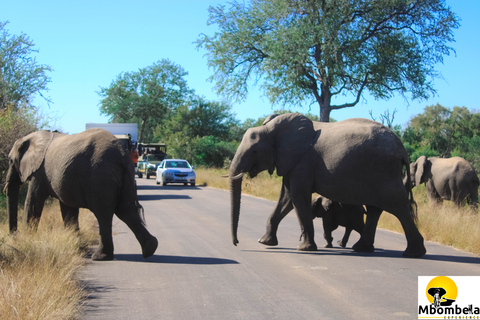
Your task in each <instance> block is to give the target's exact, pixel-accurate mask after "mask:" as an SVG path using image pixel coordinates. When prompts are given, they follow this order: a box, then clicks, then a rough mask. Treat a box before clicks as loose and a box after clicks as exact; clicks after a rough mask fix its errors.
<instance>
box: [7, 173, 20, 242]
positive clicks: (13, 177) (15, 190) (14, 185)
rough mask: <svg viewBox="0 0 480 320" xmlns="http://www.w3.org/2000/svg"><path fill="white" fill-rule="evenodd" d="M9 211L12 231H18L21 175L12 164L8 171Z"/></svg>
mask: <svg viewBox="0 0 480 320" xmlns="http://www.w3.org/2000/svg"><path fill="white" fill-rule="evenodd" d="M5 189H6V195H7V211H8V221H9V226H10V233H12V232H15V231H17V216H18V195H19V193H20V176H19V175H18V172H17V171H16V170H15V168H14V167H12V166H10V168H8V172H7V185H6V186H5Z"/></svg>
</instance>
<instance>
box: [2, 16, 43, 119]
mask: <svg viewBox="0 0 480 320" xmlns="http://www.w3.org/2000/svg"><path fill="white" fill-rule="evenodd" d="M7 23H8V22H1V21H0V109H3V110H5V109H7V108H9V107H14V108H15V109H19V108H20V107H21V106H23V107H25V106H31V104H32V101H33V98H34V96H35V94H39V95H40V96H41V97H43V99H44V100H45V101H47V102H48V103H50V102H51V100H50V98H48V97H46V96H45V95H44V94H43V93H44V92H46V91H48V88H47V84H48V83H49V82H50V77H48V76H47V72H48V71H52V69H51V68H50V67H49V66H47V65H42V64H39V63H37V60H36V59H35V57H34V56H33V53H36V52H38V50H36V49H34V46H35V45H34V44H33V42H32V40H30V38H29V37H28V36H27V35H25V34H23V33H22V34H20V35H19V36H15V35H10V34H9V32H8V30H7V29H5V26H6V25H7Z"/></svg>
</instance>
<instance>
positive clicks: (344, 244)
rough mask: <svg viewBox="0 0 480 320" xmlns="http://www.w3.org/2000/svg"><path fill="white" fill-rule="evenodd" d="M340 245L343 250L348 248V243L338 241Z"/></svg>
mask: <svg viewBox="0 0 480 320" xmlns="http://www.w3.org/2000/svg"><path fill="white" fill-rule="evenodd" d="M337 243H338V245H339V246H340V247H342V248H345V247H346V246H347V243H346V242H343V241H342V240H338V241H337Z"/></svg>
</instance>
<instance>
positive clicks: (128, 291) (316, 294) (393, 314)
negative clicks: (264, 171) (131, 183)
mask: <svg viewBox="0 0 480 320" xmlns="http://www.w3.org/2000/svg"><path fill="white" fill-rule="evenodd" d="M137 183H138V186H139V197H140V201H141V203H142V205H143V206H144V208H145V213H146V220H147V225H148V228H149V230H150V231H151V232H152V233H153V234H154V235H155V236H156V237H157V238H158V240H159V248H158V249H157V252H156V254H155V255H154V256H152V257H150V258H148V259H143V258H142V256H141V252H140V246H139V244H138V243H137V242H136V240H135V237H134V236H133V234H132V232H131V231H130V230H129V229H128V228H127V227H126V226H125V224H123V223H122V222H120V221H119V220H114V233H115V235H114V243H115V258H116V260H115V261H107V262H91V263H89V265H88V267H87V268H86V270H85V271H84V272H83V274H82V277H83V279H84V280H85V284H86V286H87V288H88V290H90V297H89V299H88V300H87V302H86V313H85V316H84V319H102V320H104V319H256V320H258V319H289V320H292V319H382V320H383V319H416V317H417V316H416V312H417V311H418V300H417V286H418V285H417V276H419V275H428V276H436V275H450V276H456V275H480V259H479V258H477V257H475V256H472V255H469V254H466V253H462V252H459V251H457V250H454V249H452V248H449V247H444V246H439V245H437V244H434V243H428V242H427V243H426V247H427V251H428V254H427V256H425V258H423V259H405V258H402V257H401V253H402V251H403V250H404V249H405V246H406V242H405V238H404V236H403V235H399V234H396V233H392V232H386V231H382V230H377V237H376V241H375V242H376V243H375V245H376V252H375V253H373V254H357V253H354V252H353V251H351V250H350V249H340V248H332V249H320V250H318V251H317V252H313V253H308V252H298V251H296V250H295V248H296V245H297V243H298V238H299V235H300V229H299V226H298V222H297V219H296V216H295V214H293V212H292V213H291V214H290V215H289V216H287V217H286V218H285V219H284V221H283V222H282V224H281V225H280V230H279V234H278V236H279V242H280V245H279V246H278V247H264V246H263V245H261V244H259V243H258V242H257V239H258V238H259V237H260V236H262V235H263V233H264V231H265V222H266V219H267V216H268V215H269V213H270V211H271V210H272V209H273V207H274V203H273V202H271V201H266V200H262V199H258V198H253V197H247V196H244V197H243V198H242V211H241V216H240V225H239V240H240V244H239V245H238V246H237V247H235V246H233V244H232V243H231V240H230V239H231V237H230V221H229V220H230V217H229V205H230V200H229V194H228V192H225V191H221V190H216V189H212V188H207V187H195V188H192V187H183V186H168V187H161V186H157V185H155V182H154V180H153V179H151V180H145V179H139V180H138V181H137ZM315 225H316V230H317V237H316V242H317V244H318V246H319V247H322V246H323V245H324V243H325V242H324V240H323V238H322V227H321V221H318V219H316V220H315ZM339 229H342V230H341V231H339V232H337V233H336V234H335V235H334V238H335V239H336V240H338V239H339V238H341V235H342V233H343V228H339ZM357 239H358V236H357V235H356V234H352V238H351V240H350V242H349V246H351V245H352V244H353V243H355V241H356V240H357ZM336 240H335V242H336Z"/></svg>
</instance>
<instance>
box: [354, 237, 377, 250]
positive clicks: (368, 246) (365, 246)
mask: <svg viewBox="0 0 480 320" xmlns="http://www.w3.org/2000/svg"><path fill="white" fill-rule="evenodd" d="M352 249H353V251H356V252H373V251H375V247H374V246H373V244H365V243H364V242H363V241H362V239H360V240H358V242H357V243H355V244H354V245H353V247H352Z"/></svg>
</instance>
